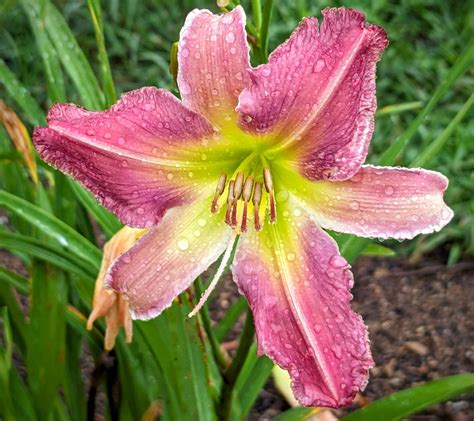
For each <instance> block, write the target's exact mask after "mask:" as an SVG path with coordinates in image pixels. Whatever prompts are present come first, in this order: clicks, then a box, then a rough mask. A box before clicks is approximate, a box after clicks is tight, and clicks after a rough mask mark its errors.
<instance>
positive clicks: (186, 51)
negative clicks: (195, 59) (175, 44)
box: [181, 48, 189, 58]
mask: <svg viewBox="0 0 474 421" xmlns="http://www.w3.org/2000/svg"><path fill="white" fill-rule="evenodd" d="M181 55H182V56H183V57H184V58H186V57H187V56H189V50H188V49H187V48H183V49H182V50H181Z"/></svg>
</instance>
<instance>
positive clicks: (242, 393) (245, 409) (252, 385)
mask: <svg viewBox="0 0 474 421" xmlns="http://www.w3.org/2000/svg"><path fill="white" fill-rule="evenodd" d="M273 365H274V364H273V362H272V360H270V358H268V357H266V356H262V357H257V345H256V344H255V343H254V344H253V345H252V347H251V348H250V351H249V353H248V355H247V358H246V360H245V363H244V365H243V367H242V370H241V371H240V374H239V377H238V378H237V382H236V383H235V389H236V391H237V394H238V397H239V402H240V408H241V411H242V416H244V417H245V416H247V415H248V413H249V412H250V410H251V409H252V407H253V405H254V403H255V401H256V400H257V398H258V396H259V395H260V392H261V391H262V389H263V386H264V385H265V383H266V382H267V380H268V378H269V377H270V374H271V373H272V368H273Z"/></svg>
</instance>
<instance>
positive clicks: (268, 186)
mask: <svg viewBox="0 0 474 421" xmlns="http://www.w3.org/2000/svg"><path fill="white" fill-rule="evenodd" d="M263 182H264V184H265V190H266V191H267V193H268V196H269V202H270V223H272V224H273V223H275V222H276V204H275V193H274V190H273V180H272V174H271V172H270V169H269V168H264V169H263Z"/></svg>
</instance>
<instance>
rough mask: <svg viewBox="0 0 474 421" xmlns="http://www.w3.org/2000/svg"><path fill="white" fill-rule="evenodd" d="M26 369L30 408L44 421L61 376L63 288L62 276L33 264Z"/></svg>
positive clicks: (64, 287) (55, 395)
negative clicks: (31, 399) (30, 399)
mask: <svg viewBox="0 0 474 421" xmlns="http://www.w3.org/2000/svg"><path fill="white" fill-rule="evenodd" d="M32 283H33V288H32V307H31V311H30V326H29V332H28V348H27V349H28V352H27V358H26V367H27V372H28V384H29V386H30V391H31V395H32V398H33V405H34V407H35V410H36V414H37V415H38V418H39V419H42V420H47V419H49V417H50V416H51V414H52V413H53V411H54V409H55V405H56V399H57V394H58V389H59V385H60V383H61V382H62V380H63V374H64V354H65V327H66V322H65V311H66V285H65V282H64V277H63V274H61V273H59V272H57V271H54V270H52V269H51V268H50V267H48V266H47V265H46V264H45V263H40V262H34V263H33V270H32Z"/></svg>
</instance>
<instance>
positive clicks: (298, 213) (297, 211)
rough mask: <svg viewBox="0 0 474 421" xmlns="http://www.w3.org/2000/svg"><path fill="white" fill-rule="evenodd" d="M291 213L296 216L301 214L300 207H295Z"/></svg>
mask: <svg viewBox="0 0 474 421" xmlns="http://www.w3.org/2000/svg"><path fill="white" fill-rule="evenodd" d="M293 215H294V216H296V217H299V216H301V209H298V208H296V209H295V210H293Z"/></svg>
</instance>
